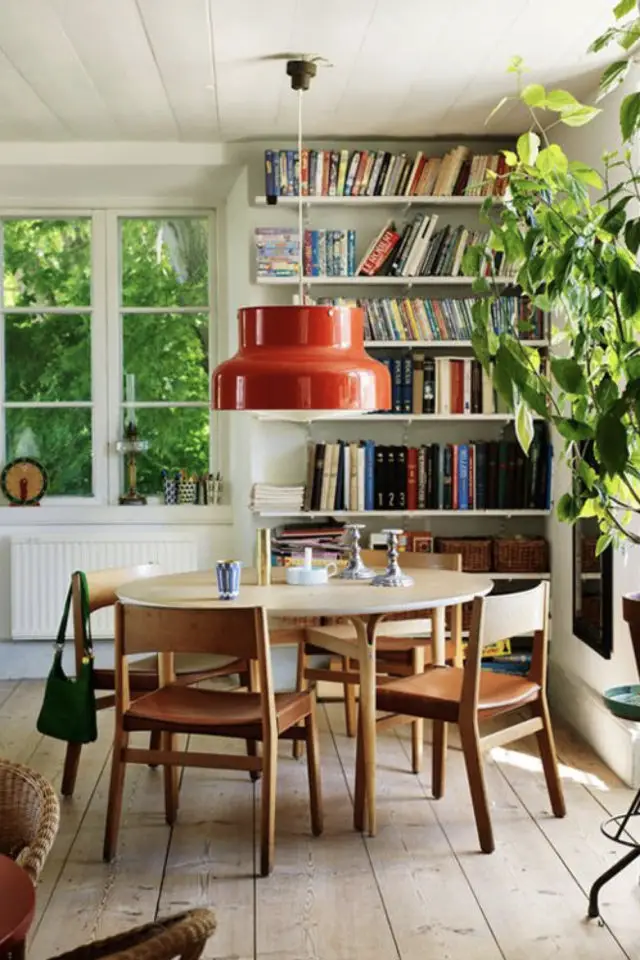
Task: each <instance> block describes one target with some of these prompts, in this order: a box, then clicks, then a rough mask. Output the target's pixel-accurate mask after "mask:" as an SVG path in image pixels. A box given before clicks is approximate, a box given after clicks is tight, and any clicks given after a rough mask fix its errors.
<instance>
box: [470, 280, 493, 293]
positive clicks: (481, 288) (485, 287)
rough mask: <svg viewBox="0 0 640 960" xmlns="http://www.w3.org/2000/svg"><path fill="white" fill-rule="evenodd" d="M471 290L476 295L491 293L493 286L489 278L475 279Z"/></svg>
mask: <svg viewBox="0 0 640 960" xmlns="http://www.w3.org/2000/svg"><path fill="white" fill-rule="evenodd" d="M471 289H472V291H473V292H474V293H490V292H491V284H490V283H489V280H488V279H487V277H474V279H473V283H472V284H471Z"/></svg>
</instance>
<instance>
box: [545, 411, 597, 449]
mask: <svg viewBox="0 0 640 960" xmlns="http://www.w3.org/2000/svg"><path fill="white" fill-rule="evenodd" d="M553 422H554V423H555V425H556V429H557V431H558V433H559V434H560V436H561V437H564V439H565V440H569V441H571V442H574V443H577V442H578V441H580V440H592V439H593V429H592V428H591V427H590V426H589V424H588V423H582V422H581V421H580V420H574V419H573V418H572V417H554V418H553Z"/></svg>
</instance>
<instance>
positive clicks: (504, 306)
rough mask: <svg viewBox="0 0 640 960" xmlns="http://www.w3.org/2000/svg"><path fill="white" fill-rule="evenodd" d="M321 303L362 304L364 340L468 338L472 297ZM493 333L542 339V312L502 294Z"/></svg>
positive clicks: (495, 309) (496, 304)
mask: <svg viewBox="0 0 640 960" xmlns="http://www.w3.org/2000/svg"><path fill="white" fill-rule="evenodd" d="M317 302H318V303H321V304H333V305H335V306H346V307H362V308H363V310H364V315H365V321H364V322H365V339H366V340H398V341H407V342H411V341H412V340H433V341H438V342H440V341H444V340H470V339H471V334H472V331H473V314H472V312H471V311H472V308H473V305H474V303H475V302H476V301H475V299H474V298H464V299H463V298H460V299H451V298H447V299H444V300H425V299H417V298H416V299H409V298H403V299H394V298H389V297H379V298H376V299H350V298H347V297H337V298H336V297H334V298H322V299H319V300H318V301H317ZM491 320H492V325H493V329H494V331H495V333H512V332H513V331H514V330H518V331H519V334H520V339H521V340H543V339H544V336H545V316H544V313H543V311H542V310H540V309H538V308H537V307H533V306H532V305H531V303H530V302H529V301H528V300H525V299H524V298H522V297H512V296H504V297H500V298H499V299H498V300H494V301H493V303H492V304H491Z"/></svg>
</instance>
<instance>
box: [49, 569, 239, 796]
mask: <svg viewBox="0 0 640 960" xmlns="http://www.w3.org/2000/svg"><path fill="white" fill-rule="evenodd" d="M160 572H161V571H160V567H159V566H158V565H157V564H154V563H145V564H142V565H140V566H136V567H112V568H109V569H107V570H93V571H91V572H89V573H87V574H85V576H86V580H87V587H88V589H89V612H90V613H95V611H96V610H101V609H102V608H103V607H112V606H113V605H114V604H115V602H116V599H117V597H116V591H117V590H118V588H119V587H121V586H123V585H124V584H125V583H130V582H131V581H132V580H138V579H140V578H142V577H157V576H158V575H159V574H160ZM71 591H72V613H73V643H74V651H75V662H76V671H79V670H80V666H81V664H82V658H83V657H84V628H83V621H82V602H81V597H82V593H81V583H80V575H79V574H78V573H74V574H73V575H72V577H71ZM246 669H247V666H246V663H244V662H243V661H240V660H238V659H237V658H236V657H231V658H230V657H217V658H212V657H206V658H203V657H200V658H199V659H195V658H193V657H185V656H178V657H177V658H176V673H177V674H178V675H179V677H180V682H182V683H197V682H198V681H199V680H206V679H209V678H211V677H214V676H225V675H228V674H232V673H244V672H246ZM94 680H95V689H96V690H97V691H98V690H99V691H114V690H115V670H113V669H103V668H99V669H96V670H95V671H94ZM157 686H158V662H157V658H156V657H155V656H153V657H145V658H144V659H141V660H138V661H136V662H135V663H132V664H131V693H132V695H133V696H139V695H140V694H141V693H145V692H149V691H150V690H155V689H156V687H157ZM114 703H115V696H114V694H113V692H111V693H110V694H109V695H105V696H98V697H96V708H97V709H98V710H104V709H106V708H107V707H112V706H113V705H114ZM155 745H156V746H157V744H155ZM81 753H82V744H80V743H68V744H67V750H66V753H65V759H64V770H63V774H62V790H61V792H62V795H63V796H65V797H70V796H72V794H73V791H74V789H75V785H76V779H77V776H78V765H79V763H80V754H81Z"/></svg>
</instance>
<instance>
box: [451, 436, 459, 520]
mask: <svg viewBox="0 0 640 960" xmlns="http://www.w3.org/2000/svg"><path fill="white" fill-rule="evenodd" d="M451 509H452V510H457V509H458V444H457V443H452V444H451Z"/></svg>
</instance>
